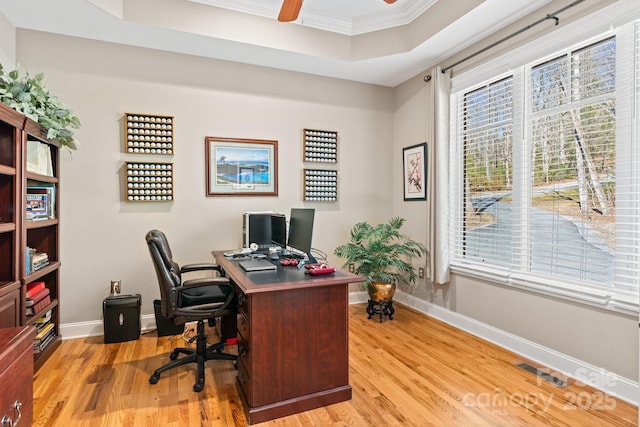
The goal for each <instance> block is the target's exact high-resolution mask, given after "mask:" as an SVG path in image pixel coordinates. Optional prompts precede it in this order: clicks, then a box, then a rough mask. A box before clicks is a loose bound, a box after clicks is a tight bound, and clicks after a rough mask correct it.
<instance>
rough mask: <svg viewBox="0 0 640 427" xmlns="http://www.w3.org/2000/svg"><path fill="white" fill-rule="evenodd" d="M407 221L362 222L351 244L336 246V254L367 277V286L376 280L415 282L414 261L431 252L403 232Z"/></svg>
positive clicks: (354, 227) (352, 233) (393, 219)
mask: <svg viewBox="0 0 640 427" xmlns="http://www.w3.org/2000/svg"><path fill="white" fill-rule="evenodd" d="M404 223H405V220H404V218H400V217H394V218H391V219H390V220H389V222H386V223H382V224H378V225H375V226H373V225H370V224H369V223H367V222H366V221H363V222H358V223H357V224H356V225H354V226H353V228H352V229H351V234H350V239H349V243H346V244H344V245H341V246H338V247H337V248H336V249H335V251H334V254H335V255H337V256H338V257H340V258H343V259H344V260H345V263H344V265H343V268H346V267H348V266H349V265H350V264H353V266H354V272H355V273H356V274H358V275H361V276H363V277H364V278H365V282H363V286H364V288H365V289H368V287H369V286H370V284H371V283H374V282H392V283H415V281H416V278H417V276H416V272H415V268H414V267H413V265H412V264H411V260H412V259H413V258H418V257H420V256H422V255H426V254H427V253H429V252H428V250H427V248H426V247H425V246H424V245H423V244H422V243H419V242H416V241H414V240H412V239H411V238H409V237H408V236H406V235H404V234H402V233H401V232H400V228H402V225H403V224H404Z"/></svg>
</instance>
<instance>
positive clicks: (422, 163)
mask: <svg viewBox="0 0 640 427" xmlns="http://www.w3.org/2000/svg"><path fill="white" fill-rule="evenodd" d="M402 161H403V169H402V170H403V183H404V200H427V143H426V142H423V143H422V144H417V145H412V146H411V147H406V148H403V149H402Z"/></svg>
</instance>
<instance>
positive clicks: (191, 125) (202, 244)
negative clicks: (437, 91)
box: [17, 30, 393, 324]
mask: <svg viewBox="0 0 640 427" xmlns="http://www.w3.org/2000/svg"><path fill="white" fill-rule="evenodd" d="M17 39H18V43H17V53H18V59H19V60H20V61H22V62H24V63H25V64H28V65H29V68H30V70H33V71H36V70H37V71H42V72H44V74H45V76H46V82H45V83H46V85H47V86H48V87H49V88H50V89H51V90H52V91H53V93H56V94H59V97H60V99H61V100H62V101H63V102H65V103H66V104H67V105H68V106H69V107H70V108H72V109H73V110H74V112H75V113H76V114H77V116H78V117H79V118H80V120H81V122H82V128H81V129H80V130H79V131H78V132H77V136H78V139H79V141H80V143H81V147H80V149H79V150H78V151H77V152H73V153H72V154H69V153H65V154H64V155H63V161H62V165H61V167H62V171H61V207H60V217H61V226H60V229H61V260H62V269H61V292H62V296H61V322H62V323H63V324H68V323H75V322H89V321H96V320H100V319H101V316H102V311H101V310H102V300H103V299H104V298H105V297H106V296H107V295H108V293H109V284H110V281H111V280H112V279H119V280H121V281H122V286H123V292H124V293H140V294H142V301H143V307H142V313H143V314H150V313H153V307H152V301H153V299H155V298H158V296H159V291H158V285H157V281H156V278H155V273H154V270H153V267H152V264H151V260H150V258H149V255H148V252H147V247H146V244H145V241H144V236H145V233H146V232H147V231H148V230H150V229H152V228H158V229H160V230H163V231H164V232H165V233H166V234H167V237H168V239H169V241H170V243H171V246H172V250H173V253H174V256H175V258H176V259H177V260H178V262H180V263H183V264H184V263H188V262H198V261H210V260H211V256H210V252H211V250H214V249H218V250H220V249H229V248H236V247H238V246H239V245H240V244H241V240H240V238H241V216H242V213H243V212H245V211H249V210H275V211H281V212H284V213H286V214H287V216H288V214H289V209H290V208H291V207H302V206H306V207H315V208H316V224H315V235H314V247H317V248H318V249H321V250H324V251H325V252H328V253H330V254H331V253H332V252H333V248H334V247H336V246H337V245H339V244H341V243H344V241H346V238H347V233H348V231H349V229H350V228H351V226H352V225H353V224H354V223H355V222H357V221H358V220H361V219H369V220H376V221H377V220H379V219H380V218H387V217H388V216H389V215H390V214H391V205H392V204H391V194H392V185H391V182H390V180H389V176H390V174H391V172H390V171H391V169H392V155H391V153H392V144H391V141H392V140H393V135H392V129H393V123H392V105H393V98H392V90H391V89H389V88H382V87H377V86H370V85H364V84H357V83H350V82H345V81H341V80H335V79H328V78H319V77H313V76H309V75H303V74H298V73H290V72H283V71H278V70H272V69H266V68H260V67H255V66H249V65H243V64H235V63H229V62H222V61H214V60H209V59H204V58H199V57H192V56H186V55H178V54H173V53H166V52H159V51H154V50H147V49H142V48H132V47H126V46H122V45H116V44H109V43H103V42H95V41H89V40H82V39H76V38H71V37H64V36H57V35H52V34H46V33H40V32H33V31H27V30H20V31H18V37H17ZM125 112H133V113H148V114H162V115H171V116H174V118H175V119H174V120H175V125H174V127H175V135H174V136H175V155H174V156H173V157H166V156H144V155H132V154H127V153H125V152H124V150H123V133H124V130H123V115H124V113H125ZM303 128H313V129H328V130H335V131H338V132H339V138H340V139H339V147H338V151H339V163H338V165H337V166H338V168H339V179H340V181H339V201H338V203H306V204H304V203H303V202H302V188H301V184H302V168H303V167H304V164H303V162H302V129H303ZM205 136H222V137H239V138H256V139H275V140H278V153H279V196H278V197H205V169H204V168H205V160H204V138H205ZM137 160H139V161H147V160H152V161H172V162H174V168H175V182H174V191H175V201H174V202H173V203H131V202H124V201H122V200H123V197H122V177H121V168H122V165H123V162H125V161H137ZM313 166H315V167H322V165H321V164H313ZM309 167H311V166H309ZM330 261H331V262H333V263H336V264H338V263H339V262H340V261H339V260H338V259H336V258H335V257H333V256H331V257H330ZM354 286H357V285H354Z"/></svg>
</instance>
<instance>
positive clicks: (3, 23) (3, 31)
mask: <svg viewBox="0 0 640 427" xmlns="http://www.w3.org/2000/svg"><path fill="white" fill-rule="evenodd" d="M0 64H2V66H3V67H4V69H5V71H11V70H13V69H14V68H15V67H16V28H15V27H14V26H13V24H12V23H11V22H9V20H8V19H7V18H6V17H5V16H4V15H3V14H1V13H0ZM22 71H24V70H22Z"/></svg>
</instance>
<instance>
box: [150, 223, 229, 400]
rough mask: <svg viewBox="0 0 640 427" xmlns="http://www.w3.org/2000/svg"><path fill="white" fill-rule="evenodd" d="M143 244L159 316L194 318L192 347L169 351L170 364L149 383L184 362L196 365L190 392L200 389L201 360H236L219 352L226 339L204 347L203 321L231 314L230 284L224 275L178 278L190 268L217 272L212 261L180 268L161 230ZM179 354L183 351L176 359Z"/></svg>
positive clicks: (183, 320) (180, 321)
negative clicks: (152, 270) (155, 283)
mask: <svg viewBox="0 0 640 427" xmlns="http://www.w3.org/2000/svg"><path fill="white" fill-rule="evenodd" d="M146 240H147V245H148V246H149V252H150V254H151V259H152V260H153V265H154V267H155V269H156V274H157V275H158V282H159V284H160V296H161V311H162V315H163V316H164V317H166V318H167V319H170V320H172V321H173V322H174V323H175V324H176V325H180V324H184V323H186V322H191V321H197V322H198V323H197V334H196V336H195V337H194V339H195V340H196V349H195V350H193V349H191V348H182V347H179V348H176V349H174V350H173V352H171V354H170V356H169V357H170V359H171V360H172V362H171V363H168V364H166V365H164V366H162V367H160V368H158V369H156V370H155V372H154V373H153V375H151V378H149V382H150V383H151V384H156V383H157V382H158V380H159V379H160V374H161V373H162V372H164V371H166V370H169V369H172V368H175V367H177V366H182V365H186V364H187V363H197V364H198V376H197V378H196V383H195V384H194V386H193V390H194V391H202V389H203V388H204V362H205V361H207V360H212V359H222V360H237V356H236V355H233V354H228V353H223V352H222V350H223V349H224V346H225V344H226V342H224V341H221V342H218V343H216V344H213V345H210V346H208V347H207V337H206V335H205V327H204V321H205V320H207V321H208V322H209V324H210V325H213V324H214V323H213V322H215V318H216V317H224V316H229V315H234V316H235V310H236V307H235V298H234V297H235V292H234V290H233V285H232V284H231V283H230V282H229V279H227V278H226V277H220V276H217V277H207V278H200V279H193V280H186V281H182V273H187V272H192V271H203V270H210V271H217V273H216V274H220V267H219V266H217V265H215V264H189V265H184V266H182V267H180V266H179V265H178V263H176V262H175V261H173V259H172V255H171V248H170V247H169V243H168V242H167V238H166V236H165V235H164V233H162V232H161V231H158V230H151V231H149V232H148V233H147V235H146ZM179 354H185V356H184V357H182V358H180V359H178V355H179Z"/></svg>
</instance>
